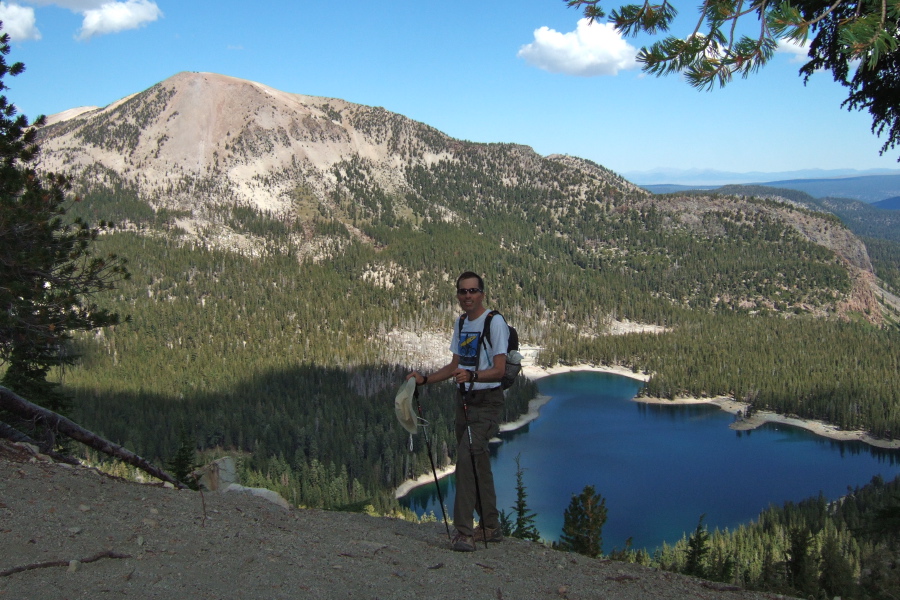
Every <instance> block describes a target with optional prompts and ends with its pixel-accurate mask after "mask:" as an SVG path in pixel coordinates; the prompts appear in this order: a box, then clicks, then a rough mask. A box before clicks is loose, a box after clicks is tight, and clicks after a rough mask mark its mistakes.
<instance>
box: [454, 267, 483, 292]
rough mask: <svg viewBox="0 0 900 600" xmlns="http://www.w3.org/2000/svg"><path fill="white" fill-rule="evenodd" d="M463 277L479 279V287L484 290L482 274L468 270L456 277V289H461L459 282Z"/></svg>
mask: <svg viewBox="0 0 900 600" xmlns="http://www.w3.org/2000/svg"><path fill="white" fill-rule="evenodd" d="M463 279H477V280H478V289H480V290H481V291H484V279H482V278H481V275H479V274H478V273H473V272H472V271H466V272H465V273H463V274H462V275H460V276H459V277H457V278H456V289H459V282H460V281H462V280H463Z"/></svg>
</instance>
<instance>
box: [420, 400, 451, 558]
mask: <svg viewBox="0 0 900 600" xmlns="http://www.w3.org/2000/svg"><path fill="white" fill-rule="evenodd" d="M413 398H415V400H416V410H418V411H419V424H420V425H421V427H422V435H423V436H424V437H425V448H426V449H427V450H428V460H429V461H430V462H431V472H432V474H434V487H435V488H437V494H438V501H439V502H440V503H441V514H443V515H444V527H446V528H447V539H448V540H450V541H451V542H452V541H453V537H452V536H451V535H450V521H448V520H447V509H446V508H444V496H443V494H441V484H440V483H438V476H437V469H435V468H434V458H432V456H431V441H429V439H428V427H427V425H428V421H426V420H425V417H424V416H422V403H421V402H419V390H418V388H417V389H416V391H415V393H413Z"/></svg>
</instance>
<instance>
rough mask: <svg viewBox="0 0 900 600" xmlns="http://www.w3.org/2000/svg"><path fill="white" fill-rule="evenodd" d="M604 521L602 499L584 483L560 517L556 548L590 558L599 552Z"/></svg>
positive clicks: (603, 503)
mask: <svg viewBox="0 0 900 600" xmlns="http://www.w3.org/2000/svg"><path fill="white" fill-rule="evenodd" d="M605 523H606V499H605V498H603V497H602V496H601V495H600V494H598V493H596V492H595V491H594V486H592V485H586V486H584V489H583V490H582V491H581V494H579V495H578V496H576V495H574V494H573V495H572V501H571V502H569V507H568V508H567V509H566V512H565V514H564V516H563V528H562V535H561V536H560V538H559V547H560V549H562V550H567V551H569V552H577V553H578V554H584V555H585V556H590V557H594V558H596V557H599V556H600V555H601V554H602V553H603V525H604V524H605Z"/></svg>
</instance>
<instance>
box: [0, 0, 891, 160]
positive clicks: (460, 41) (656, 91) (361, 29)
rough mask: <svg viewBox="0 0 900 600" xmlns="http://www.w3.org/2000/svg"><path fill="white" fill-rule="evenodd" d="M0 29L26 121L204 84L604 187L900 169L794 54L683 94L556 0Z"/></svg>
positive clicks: (398, 0)
mask: <svg viewBox="0 0 900 600" xmlns="http://www.w3.org/2000/svg"><path fill="white" fill-rule="evenodd" d="M614 6H618V4H615V5H613V4H610V5H609V6H608V8H612V7H614ZM676 6H679V8H680V9H681V16H680V17H679V22H678V23H676V28H677V27H678V25H682V30H677V29H676V30H675V31H673V33H678V34H686V33H687V31H686V30H687V29H688V28H692V27H693V22H694V21H695V19H696V8H695V6H696V3H694V2H681V1H680V0H677V1H676ZM0 19H2V20H3V22H4V29H5V30H6V31H7V32H8V33H10V35H11V37H12V51H11V53H10V55H9V56H8V57H7V59H8V60H11V61H22V62H24V63H25V65H26V68H27V70H26V72H25V73H23V74H22V75H20V76H18V77H16V78H7V80H6V83H7V85H8V86H9V87H10V89H9V90H8V91H7V96H8V98H9V99H10V100H11V101H12V102H14V103H15V104H16V105H17V106H18V107H19V109H20V111H21V112H23V113H25V114H26V115H28V116H29V117H31V118H33V117H35V116H37V115H38V114H48V115H49V114H53V113H56V112H60V111H62V110H65V109H68V108H73V107H76V106H85V105H93V106H105V105H107V104H109V103H111V102H114V101H115V100H118V99H119V98H122V97H124V96H126V95H129V94H131V93H135V92H139V91H142V90H144V89H146V88H148V87H150V86H152V85H154V84H155V83H157V82H159V81H162V80H164V79H166V78H168V77H170V76H172V75H174V74H176V73H178V72H180V71H209V72H214V73H221V74H225V75H231V76H234V77H240V78H244V79H249V80H253V81H257V82H260V83H263V84H266V85H269V86H272V87H274V88H277V89H280V90H284V91H287V92H293V93H298V94H309V95H315V96H327V97H335V98H342V99H345V100H348V101H350V102H356V103H360V104H367V105H371V106H383V107H384V108H386V109H388V110H391V111H394V112H397V113H400V114H403V115H405V116H408V117H410V118H413V119H416V120H418V121H422V122H424V123H427V124H429V125H432V126H434V127H436V128H437V129H439V130H441V131H443V132H445V133H447V134H448V135H451V136H453V137H456V138H460V139H465V140H471V141H477V142H515V143H520V144H525V145H528V146H531V147H532V148H534V149H535V151H537V152H538V153H540V154H542V155H547V154H552V153H561V154H572V155H575V156H581V157H584V158H588V159H590V160H593V161H595V162H597V163H600V164H602V165H604V166H606V167H608V168H610V169H613V170H614V171H617V172H620V173H632V172H636V171H646V170H651V169H656V168H672V169H684V170H687V169H716V170H722V171H734V172H741V173H746V172H751V171H766V172H779V171H792V170H800V169H817V168H818V169H839V168H851V169H860V170H862V169H873V168H890V169H894V168H898V167H900V165H898V163H897V157H898V156H900V152H895V153H894V154H893V155H886V156H884V157H881V156H879V154H878V150H879V148H880V147H881V142H880V141H879V139H878V138H877V137H876V136H875V135H874V134H872V133H871V131H870V127H871V120H870V118H869V116H868V114H867V113H860V112H853V113H851V112H848V111H846V110H845V109H842V108H841V107H840V104H841V102H842V101H843V100H844V98H845V97H846V92H845V90H844V88H842V87H841V86H839V85H838V84H836V83H834V82H833V81H832V78H831V76H830V74H827V73H821V74H817V75H816V76H815V77H813V78H812V80H811V81H810V82H809V84H808V85H806V86H804V85H803V82H802V79H801V78H800V77H799V76H798V74H797V72H798V69H799V67H800V65H801V62H800V61H799V60H798V59H797V56H796V54H794V53H791V52H783V53H782V52H779V53H778V54H777V55H776V56H775V58H774V59H773V60H772V61H771V62H770V63H769V65H768V66H766V67H765V68H764V69H763V70H762V71H761V72H760V73H758V74H756V75H754V76H752V77H751V78H749V79H746V80H744V79H737V80H735V81H733V82H732V83H731V84H729V85H728V86H727V87H726V88H724V89H717V90H715V91H712V92H705V91H697V90H694V89H693V88H691V87H690V86H688V85H687V84H686V83H685V82H684V81H683V80H682V79H681V77H680V76H677V75H676V76H668V77H665V78H657V77H654V76H646V75H643V74H642V73H641V71H640V69H639V68H638V67H637V65H636V64H635V63H634V54H635V53H636V51H637V48H638V47H639V46H641V45H642V44H643V43H646V39H641V38H638V39H635V38H627V39H622V38H621V37H619V36H618V35H617V34H615V32H612V31H611V30H609V28H608V26H607V25H605V24H603V23H595V24H594V25H591V26H588V25H587V23H586V22H579V21H580V20H581V14H580V12H579V11H577V10H574V9H568V8H566V6H565V3H564V2H563V1H562V0H516V1H512V0H492V1H490V2H485V1H484V0H478V1H476V0H454V1H452V2H440V3H439V2H431V1H429V0H416V1H412V0H391V1H384V0H369V1H368V2H359V1H358V0H346V1H344V2H340V3H331V2H328V3H326V2H321V1H317V2H312V1H308V0H289V1H282V0H268V1H267V0H258V1H257V2H254V3H250V2H246V1H243V2H236V1H231V0H215V1H213V0H177V1H176V0H125V1H122V0H113V1H110V0H16V1H9V0H3V1H0ZM688 22H690V24H689V25H688V24H687V23H688Z"/></svg>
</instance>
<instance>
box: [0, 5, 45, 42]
mask: <svg viewBox="0 0 900 600" xmlns="http://www.w3.org/2000/svg"><path fill="white" fill-rule="evenodd" d="M0 21H3V31H5V32H6V33H8V34H9V37H10V38H11V39H12V41H14V42H22V41H24V40H39V39H41V32H40V31H38V28H37V27H36V26H35V20H34V9H33V8H31V7H28V6H19V5H18V4H7V3H6V2H0Z"/></svg>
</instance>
